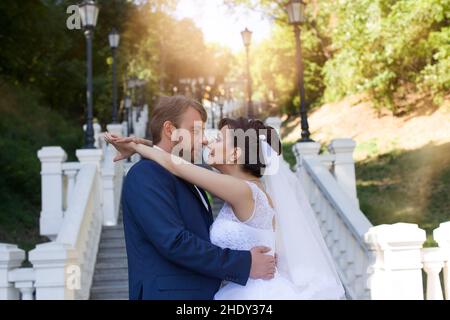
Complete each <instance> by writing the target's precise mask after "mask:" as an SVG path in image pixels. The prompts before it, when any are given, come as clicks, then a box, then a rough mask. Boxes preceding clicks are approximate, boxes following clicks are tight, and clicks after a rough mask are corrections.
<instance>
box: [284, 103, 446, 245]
mask: <svg viewBox="0 0 450 320" xmlns="http://www.w3.org/2000/svg"><path fill="white" fill-rule="evenodd" d="M448 101H449V100H448V99H447V100H446V103H444V104H443V105H442V106H440V107H435V108H423V109H421V110H417V111H416V112H414V113H409V114H406V115H404V116H402V117H394V116H392V115H391V114H390V113H389V112H384V113H383V112H381V113H378V112H376V111H375V110H374V109H372V108H371V105H370V103H369V102H367V101H360V98H358V97H352V98H348V99H346V100H343V101H341V102H339V103H335V104H327V105H324V106H322V107H321V108H319V109H317V110H316V111H314V112H313V113H312V114H311V116H310V127H311V128H312V138H313V139H314V140H316V141H318V142H321V143H322V144H323V145H327V144H328V143H329V142H330V141H331V139H333V138H347V137H350V138H353V139H354V140H356V142H357V147H356V149H355V154H354V155H355V159H356V175H357V188H358V197H359V200H360V205H361V210H362V211H363V212H364V213H365V214H366V215H367V217H368V218H369V220H370V221H371V222H372V223H373V224H375V225H378V224H383V223H395V222H410V223H417V224H419V226H420V227H421V228H424V229H425V230H427V233H428V235H429V236H430V234H431V232H432V230H433V229H434V228H436V227H437V226H438V225H439V223H440V222H445V221H450V197H449V196H448V195H449V192H450V125H449V124H450V108H449V104H448ZM284 124H285V128H284V130H283V132H282V134H283V137H284V151H285V157H286V159H287V161H290V162H291V163H294V162H295V159H294V157H293V155H292V153H291V152H290V149H291V146H292V144H293V142H294V141H295V139H296V138H297V137H298V136H299V128H298V119H296V120H291V121H286V122H285V123H284ZM323 147H324V146H323ZM428 244H430V240H429V242H428Z"/></svg>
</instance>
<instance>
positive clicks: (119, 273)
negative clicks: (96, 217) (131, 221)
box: [90, 216, 128, 300]
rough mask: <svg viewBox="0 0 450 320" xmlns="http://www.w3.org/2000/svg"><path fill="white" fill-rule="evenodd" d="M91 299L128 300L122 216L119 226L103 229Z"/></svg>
mask: <svg viewBox="0 0 450 320" xmlns="http://www.w3.org/2000/svg"><path fill="white" fill-rule="evenodd" d="M90 299H91V300H110V299H113V300H121V299H128V264H127V252H126V249H125V236H124V232H123V220H122V216H120V218H119V221H118V223H117V226H113V227H103V229H102V235H101V238H100V246H99V250H98V254H97V262H96V265H95V270H94V279H93V282H92V287H91V296H90Z"/></svg>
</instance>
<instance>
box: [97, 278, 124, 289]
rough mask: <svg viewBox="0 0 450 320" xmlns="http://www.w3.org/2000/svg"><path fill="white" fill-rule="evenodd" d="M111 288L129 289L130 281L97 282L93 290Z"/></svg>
mask: <svg viewBox="0 0 450 320" xmlns="http://www.w3.org/2000/svg"><path fill="white" fill-rule="evenodd" d="M111 286H114V287H124V288H128V279H119V280H97V281H94V282H93V283H92V288H104V287H111Z"/></svg>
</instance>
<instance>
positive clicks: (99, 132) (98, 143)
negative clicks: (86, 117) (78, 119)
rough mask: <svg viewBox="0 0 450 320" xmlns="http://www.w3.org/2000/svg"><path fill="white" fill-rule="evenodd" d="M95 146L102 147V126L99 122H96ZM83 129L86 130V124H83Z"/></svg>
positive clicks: (94, 125)
mask: <svg viewBox="0 0 450 320" xmlns="http://www.w3.org/2000/svg"><path fill="white" fill-rule="evenodd" d="M93 127H94V146H95V147H96V148H100V134H101V132H102V126H101V125H99V124H98V123H97V122H94V124H93ZM83 131H86V125H83Z"/></svg>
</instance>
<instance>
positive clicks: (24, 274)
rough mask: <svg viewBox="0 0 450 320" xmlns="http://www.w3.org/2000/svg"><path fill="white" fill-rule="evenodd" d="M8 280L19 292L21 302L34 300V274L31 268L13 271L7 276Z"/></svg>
mask: <svg viewBox="0 0 450 320" xmlns="http://www.w3.org/2000/svg"><path fill="white" fill-rule="evenodd" d="M9 280H10V281H11V282H13V283H14V286H15V287H16V288H17V289H18V290H19V291H20V293H21V298H22V300H34V281H35V274H34V269H33V268H19V269H15V270H13V271H12V272H10V274H9Z"/></svg>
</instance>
